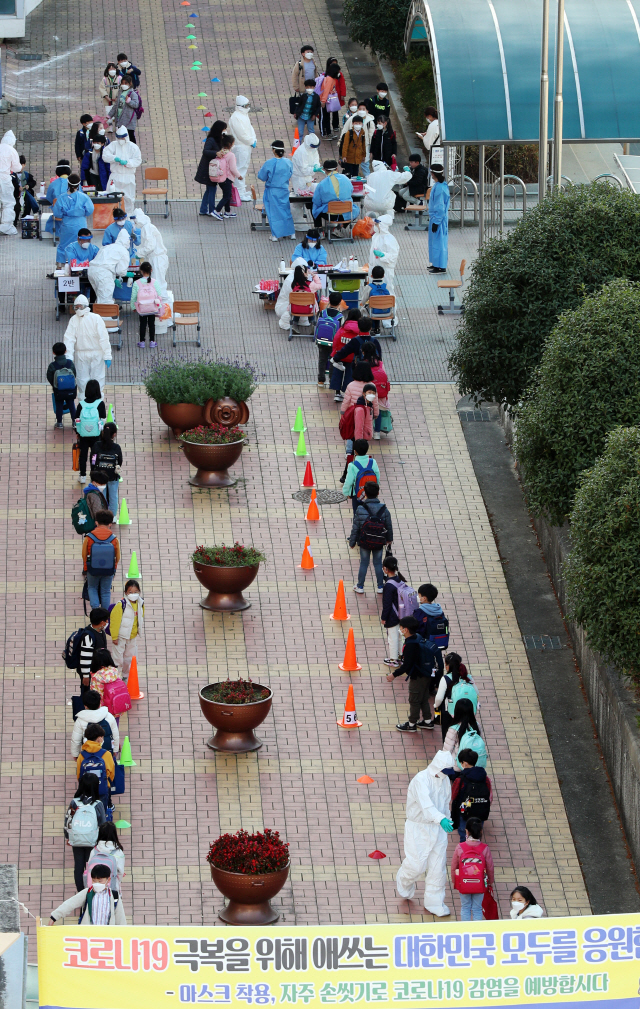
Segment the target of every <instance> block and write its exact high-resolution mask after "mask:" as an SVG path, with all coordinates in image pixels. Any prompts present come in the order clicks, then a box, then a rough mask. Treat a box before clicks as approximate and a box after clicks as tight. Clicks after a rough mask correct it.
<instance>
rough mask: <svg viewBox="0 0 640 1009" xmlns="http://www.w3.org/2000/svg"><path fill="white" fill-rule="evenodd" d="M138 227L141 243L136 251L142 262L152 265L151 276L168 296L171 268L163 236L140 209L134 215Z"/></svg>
mask: <svg viewBox="0 0 640 1009" xmlns="http://www.w3.org/2000/svg"><path fill="white" fill-rule="evenodd" d="M133 216H134V218H135V220H136V223H137V225H138V226H139V227H140V229H141V231H140V241H139V243H138V248H137V250H136V252H137V255H138V256H139V257H140V259H141V260H145V259H146V260H147V261H148V262H149V263H151V268H152V270H153V273H152V274H151V276H152V277H153V279H154V280H157V281H158V283H159V284H160V287H161V288H162V293H163V294H166V291H167V282H166V280H165V277H166V273H167V270H168V268H169V257H168V256H167V249H166V246H165V244H164V242H163V241H162V235H161V234H160V232H159V231H158V229H157V228H156V226H155V224H152V223H151V221H150V220H149V218H148V217H147V215H146V214H145V213H143V211H142V210H140V208H138V209H137V210H136V211H135V212H134V214H133Z"/></svg>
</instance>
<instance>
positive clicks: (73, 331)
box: [64, 245, 112, 400]
mask: <svg viewBox="0 0 640 1009" xmlns="http://www.w3.org/2000/svg"><path fill="white" fill-rule="evenodd" d="M105 248H109V249H110V248H112V246H110V245H109V246H105ZM73 307H74V309H75V315H74V317H73V319H69V325H68V326H67V329H66V332H65V334H64V343H65V346H66V348H67V357H69V358H71V360H72V361H73V362H74V364H75V366H76V381H77V383H78V399H80V400H82V399H84V390H85V386H86V384H87V382H89V381H90V380H91V379H92V378H94V379H95V380H96V381H97V382H99V383H100V388H101V389H103V388H104V383H105V379H106V372H105V366H106V367H107V368H110V367H111V344H110V343H109V334H108V333H107V327H106V326H105V324H104V319H103V318H102V316H100V315H95V314H94V313H93V312H92V311H91V309H90V308H89V302H88V301H87V299H86V298H85V296H84V294H79V295H78V297H77V298H76V300H75V301H74V303H73Z"/></svg>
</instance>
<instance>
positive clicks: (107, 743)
mask: <svg viewBox="0 0 640 1009" xmlns="http://www.w3.org/2000/svg"><path fill="white" fill-rule="evenodd" d="M94 724H96V723H95V722H89V725H94ZM97 724H98V725H100V726H102V728H103V729H104V742H103V744H102V749H103V750H108V752H109V753H113V733H112V731H111V726H110V725H109V723H108V721H107V719H106V718H103V719H102V720H101V721H99V722H98V723H97Z"/></svg>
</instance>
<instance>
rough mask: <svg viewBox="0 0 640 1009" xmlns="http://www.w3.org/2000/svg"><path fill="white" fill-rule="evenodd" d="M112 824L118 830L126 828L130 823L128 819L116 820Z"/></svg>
mask: <svg viewBox="0 0 640 1009" xmlns="http://www.w3.org/2000/svg"><path fill="white" fill-rule="evenodd" d="M113 826H114V827H117V828H118V830H126V829H127V827H130V826H131V824H130V823H129V821H128V820H116V822H115V823H114V825H113Z"/></svg>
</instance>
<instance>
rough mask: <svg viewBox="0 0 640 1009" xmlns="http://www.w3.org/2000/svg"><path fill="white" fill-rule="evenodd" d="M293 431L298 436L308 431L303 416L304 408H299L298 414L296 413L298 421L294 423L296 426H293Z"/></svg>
mask: <svg viewBox="0 0 640 1009" xmlns="http://www.w3.org/2000/svg"><path fill="white" fill-rule="evenodd" d="M291 430H292V431H295V433H296V434H299V433H300V432H301V431H306V430H307V429H306V427H305V426H304V417H303V416H302V407H301V406H299V407H298V412H297V413H296V419H295V421H294V424H293V427H292V428H291Z"/></svg>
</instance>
